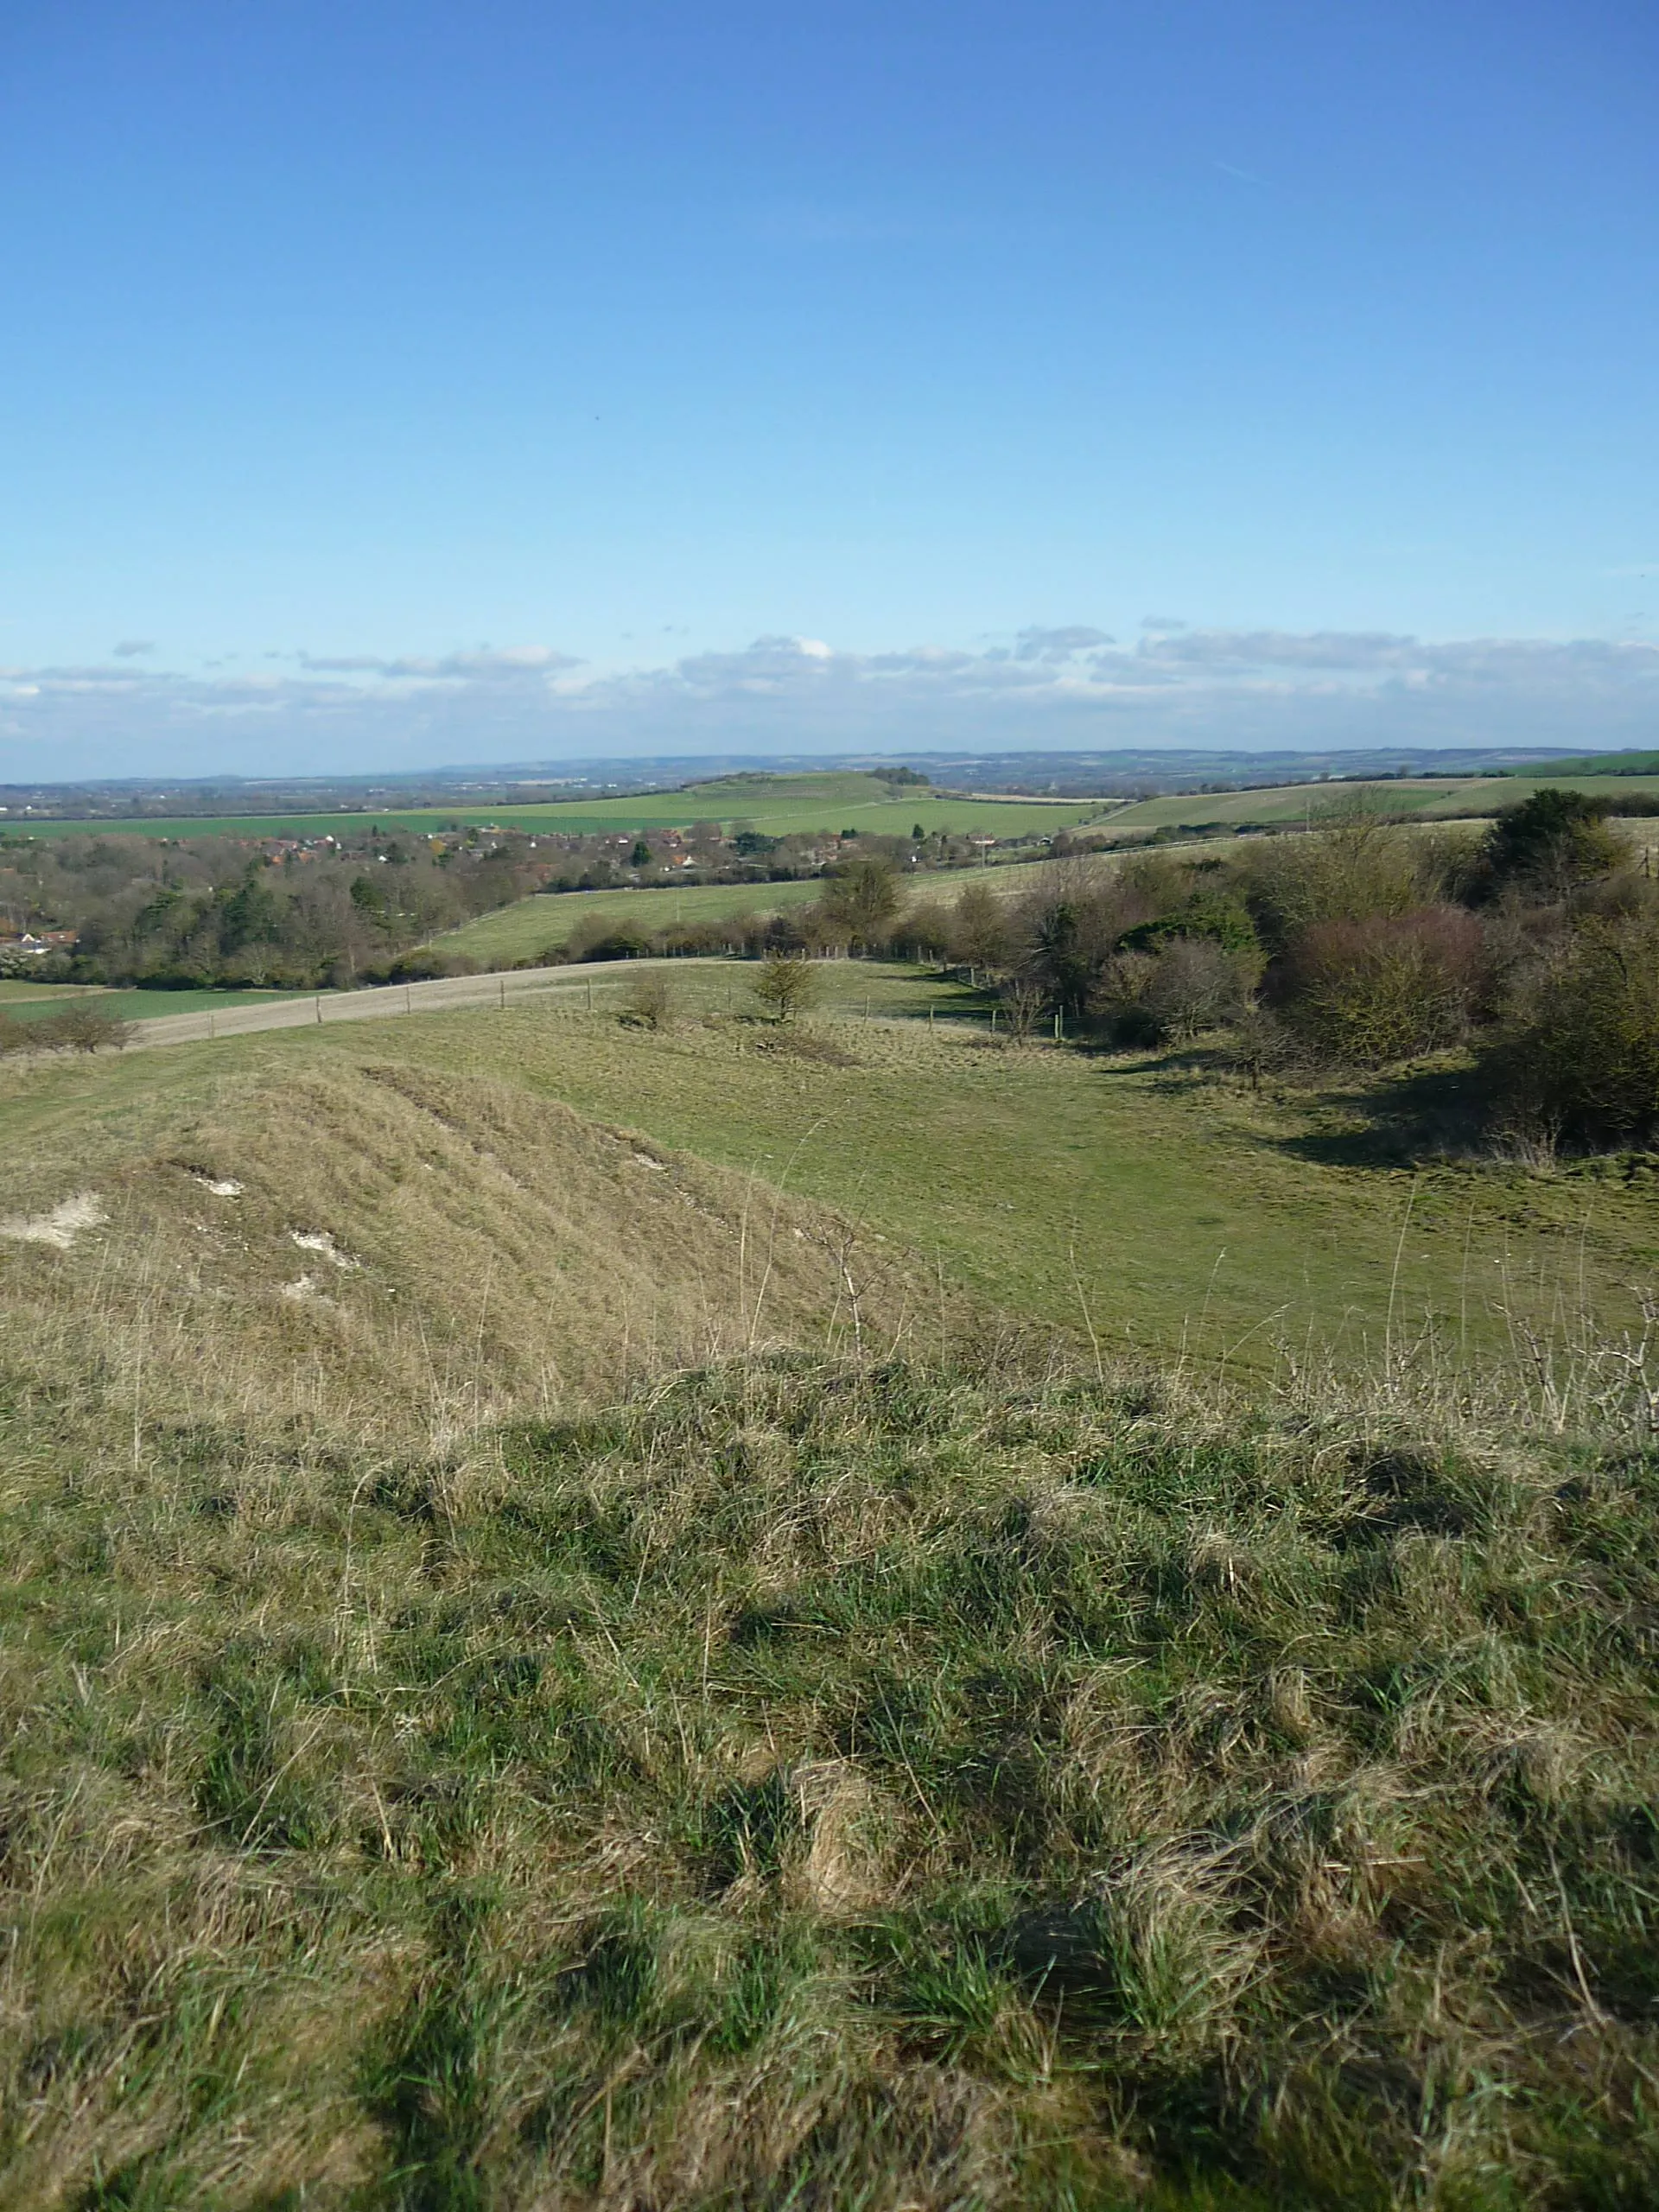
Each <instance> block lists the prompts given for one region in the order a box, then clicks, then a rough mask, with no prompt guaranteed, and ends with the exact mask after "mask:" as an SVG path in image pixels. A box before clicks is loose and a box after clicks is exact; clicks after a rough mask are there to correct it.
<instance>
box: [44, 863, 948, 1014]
mask: <svg viewBox="0 0 1659 2212" xmlns="http://www.w3.org/2000/svg"><path fill="white" fill-rule="evenodd" d="M852 851H855V852H856V853H857V854H858V855H860V856H861V859H862V860H863V861H865V862H866V864H874V865H875V866H876V867H878V868H881V869H885V870H886V871H887V873H888V874H893V873H895V872H897V871H899V870H900V869H903V870H905V871H907V872H917V871H926V870H929V869H935V868H953V867H959V866H961V865H962V864H963V862H964V861H967V860H969V859H971V858H973V857H975V851H974V848H973V847H972V845H971V844H970V843H969V841H968V840H966V839H964V838H962V837H955V838H953V837H951V836H950V835H949V834H948V833H946V832H942V831H936V832H931V833H927V832H924V830H923V829H922V827H921V825H920V824H919V823H918V824H917V825H916V828H915V830H914V831H913V833H912V836H910V837H908V838H904V837H883V836H860V834H859V833H858V832H857V831H856V830H855V829H844V830H842V831H839V832H826V833H823V834H822V835H820V836H789V837H778V838H774V837H769V836H764V835H763V834H761V833H760V831H758V830H756V829H753V827H752V826H751V827H746V826H745V825H743V824H741V823H739V824H735V825H734V827H733V828H732V829H731V830H730V832H729V833H728V832H727V831H725V830H723V829H721V826H720V824H718V823H696V824H694V825H693V826H692V828H691V829H689V830H687V831H685V832H681V831H677V830H654V831H650V832H645V833H641V834H639V835H637V836H636V835H633V834H631V833H630V834H621V833H614V832H612V833H607V834H605V835H592V836H565V835H560V834H557V833H549V832H544V831H543V832H537V834H535V835H533V836H532V835H531V834H529V833H527V832H519V831H516V830H509V829H500V830H492V829H454V830H452V831H448V832H444V833H442V834H439V835H435V836H420V835H416V834H414V833H412V832H404V831H392V830H390V829H380V828H378V827H376V826H375V825H372V824H369V825H364V826H361V827H358V826H353V828H352V829H349V830H347V829H344V828H342V829H341V831H340V833H338V834H337V835H334V836H323V837H312V838H305V839H298V838H294V839H287V838H277V839H270V840H267V841H264V842H260V843H251V842H249V841H245V840H239V839H229V838H178V839H162V838H149V837H138V836H101V835H96V836H86V837H64V838H41V837H33V836H27V835H22V836H5V835H0V976H3V975H7V974H16V975H22V976H31V977H34V978H36V979H38V980H41V981H46V982H86V983H116V984H129V985H138V986H141V987H143V986H149V987H153V988H168V987H173V988H185V987H200V986H203V985H218V986H221V987H232V988H275V989H281V988H289V989H298V990H311V989H318V988H328V989H338V988H347V987H349V986H350V985H352V984H353V983H365V982H385V981H388V980H401V979H402V977H403V976H404V975H406V974H421V973H429V972H430V973H441V972H444V971H445V970H446V969H448V968H449V967H453V966H456V965H459V966H463V967H464V966H466V965H467V964H468V963H466V962H465V961H464V960H462V961H459V962H456V961H454V960H450V959H447V958H446V956H445V955H444V953H443V952H442V950H438V951H435V952H433V953H430V954H423V955H420V956H418V957H414V958H410V953H411V950H412V949H413V948H416V947H421V946H425V945H427V944H429V941H430V940H432V939H434V938H442V936H443V934H444V933H445V932H446V931H450V930H453V929H456V928H458V927H460V926H461V924H463V923H465V922H467V921H469V920H471V919H473V918H474V917H475V916H477V915H479V914H483V913H488V912H491V911H493V909H494V908H496V907H499V906H508V905H511V904H512V902H513V901H515V900H517V899H522V898H524V897H525V896H527V895H528V894H529V893H532V892H561V891H572V892H575V891H595V890H613V889H619V888H627V887H646V888H649V887H657V886H666V885H668V884H670V883H673V884H676V885H680V886H697V885H702V884H719V883H731V884H753V883H766V882H769V881H770V882H791V881H797V880H802V879H804V878H811V877H816V876H818V875H820V874H823V873H824V871H825V868H826V867H828V868H836V867H837V866H845V865H847V863H845V862H843V861H842V860H841V858H840V856H841V855H843V854H846V853H849V852H852ZM27 931H54V932H60V933H63V934H65V935H66V936H67V938H69V939H70V940H71V941H70V942H69V943H67V944H64V945H62V946H61V947H55V948H54V950H52V951H51V952H50V953H49V954H48V955H47V956H46V957H41V955H40V954H39V953H37V952H35V951H32V950H25V949H24V948H23V947H22V944H21V939H22V935H23V934H24V933H25V932H27Z"/></svg>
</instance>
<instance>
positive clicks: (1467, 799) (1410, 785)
mask: <svg viewBox="0 0 1659 2212" xmlns="http://www.w3.org/2000/svg"><path fill="white" fill-rule="evenodd" d="M1547 786H1549V787H1553V788H1554V789H1557V790H1560V789H1569V790H1572V791H1588V792H1591V793H1592V795H1594V796H1597V797H1599V798H1609V799H1611V801H1612V802H1613V804H1614V808H1615V810H1617V808H1618V800H1619V798H1621V797H1629V795H1630V793H1631V792H1633V791H1643V792H1659V776H1591V775H1569V774H1562V775H1559V776H1471V777H1470V778H1468V779H1466V780H1464V781H1452V780H1449V779H1446V778H1444V777H1427V776H1424V777H1402V778H1400V779H1398V780H1397V781H1396V780H1395V779H1392V778H1390V779H1387V780H1385V781H1379V782H1378V783H1376V784H1374V785H1364V786H1361V785H1354V784H1281V785H1274V786H1272V787H1271V788H1263V789H1262V790H1260V791H1169V792H1165V793H1164V794H1162V795H1161V796H1160V797H1159V798H1148V799H1139V800H1137V801H1136V802H1135V804H1134V805H1132V806H1128V807H1123V808H1121V809H1120V810H1118V811H1117V812H1116V813H1115V814H1113V815H1112V816H1111V817H1110V825H1111V827H1112V829H1115V830H1116V829H1162V828H1164V827H1166V825H1169V824H1173V823H1182V822H1190V823H1195V824H1197V823H1211V822H1223V823H1237V822H1301V821H1304V820H1306V819H1308V818H1309V817H1317V815H1318V813H1319V810H1320V809H1321V808H1323V807H1328V806H1330V805H1332V804H1339V803H1340V802H1341V801H1342V800H1343V799H1344V798H1352V797H1353V795H1354V793H1355V792H1356V791H1357V790H1360V789H1362V788H1363V789H1366V790H1370V791H1375V792H1376V793H1377V795H1378V797H1379V798H1381V799H1382V801H1383V803H1384V804H1386V805H1387V806H1388V808H1389V810H1390V811H1393V812H1397V813H1402V814H1410V815H1413V816H1414V817H1418V818H1419V819H1421V820H1423V821H1446V820H1454V819H1456V818H1457V817H1459V816H1469V815H1484V814H1495V813H1497V810H1498V809H1499V808H1500V807H1503V806H1518V805H1519V804H1520V803H1521V801H1522V799H1525V798H1530V797H1531V795H1532V794H1533V792H1534V791H1542V790H1543V789H1545V788H1546V787H1547Z"/></svg>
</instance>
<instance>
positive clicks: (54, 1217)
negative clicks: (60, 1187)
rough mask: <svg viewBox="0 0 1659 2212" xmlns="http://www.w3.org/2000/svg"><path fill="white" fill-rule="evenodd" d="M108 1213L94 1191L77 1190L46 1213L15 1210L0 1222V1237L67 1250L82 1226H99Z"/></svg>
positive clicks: (90, 1227) (86, 1227)
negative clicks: (25, 1212) (16, 1211)
mask: <svg viewBox="0 0 1659 2212" xmlns="http://www.w3.org/2000/svg"><path fill="white" fill-rule="evenodd" d="M108 1219H109V1212H108V1210H107V1209H106V1207H105V1204H104V1201H103V1199H102V1198H99V1195H98V1192H96V1191H78V1192H76V1193H75V1195H74V1197H73V1198H65V1199H64V1200H63V1201H62V1202H61V1204H60V1205H55V1206H54V1207H53V1209H52V1211H51V1212H50V1213H39V1214H21V1213H15V1214H12V1215H10V1216H9V1217H7V1219H5V1220H4V1221H0V1236H7V1237H10V1238H11V1240H12V1241H13V1242H14V1243H19V1244H51V1245H54V1246H55V1247H56V1249H58V1250H59V1251H60V1252H67V1250H68V1249H69V1247H70V1246H71V1245H72V1244H73V1243H74V1241H75V1239H76V1237H77V1236H79V1234H80V1232H81V1230H83V1229H99V1228H102V1226H103V1224H105V1222H106V1221H107V1220H108Z"/></svg>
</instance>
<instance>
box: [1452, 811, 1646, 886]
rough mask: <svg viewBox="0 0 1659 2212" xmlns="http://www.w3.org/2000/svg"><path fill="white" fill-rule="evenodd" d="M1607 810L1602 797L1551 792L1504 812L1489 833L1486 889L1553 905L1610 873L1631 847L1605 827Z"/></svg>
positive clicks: (1611, 829) (1627, 857)
mask: <svg viewBox="0 0 1659 2212" xmlns="http://www.w3.org/2000/svg"><path fill="white" fill-rule="evenodd" d="M1610 812H1611V803H1610V802H1609V801H1608V800H1606V799H1605V798H1590V797H1588V796H1587V795H1586V793H1585V792H1583V791H1555V790H1553V789H1546V790H1543V791H1534V793H1533V794H1532V796H1531V798H1528V799H1523V800H1522V803H1521V804H1520V805H1519V806H1508V807H1505V808H1504V810H1503V812H1502V813H1501V814H1500V815H1499V816H1498V817H1497V821H1496V822H1494V823H1493V824H1492V826H1491V830H1490V831H1489V832H1488V834H1487V838H1486V849H1485V853H1484V861H1485V865H1486V873H1487V878H1488V881H1489V883H1490V885H1491V887H1492V888H1493V889H1495V890H1497V891H1504V890H1510V889H1513V890H1516V891H1518V892H1519V893H1520V894H1521V895H1522V897H1523V898H1529V899H1536V900H1538V901H1540V902H1541V903H1543V904H1546V905H1552V904H1557V903H1559V902H1560V900H1562V899H1567V898H1570V897H1571V896H1572V894H1573V893H1574V892H1575V891H1578V890H1580V889H1581V888H1582V887H1584V886H1585V885H1586V884H1589V883H1595V882H1599V880H1601V879H1602V878H1603V877H1604V876H1608V875H1611V874H1612V873H1613V872H1614V870H1615V869H1616V868H1619V867H1621V866H1622V865H1623V864H1624V862H1625V861H1627V860H1628V859H1629V858H1630V845H1629V843H1628V842H1627V841H1626V839H1624V837H1622V836H1620V835H1619V833H1618V830H1617V829H1613V827H1612V826H1611V823H1609V822H1608V820H1607V817H1608V815H1609V813H1610Z"/></svg>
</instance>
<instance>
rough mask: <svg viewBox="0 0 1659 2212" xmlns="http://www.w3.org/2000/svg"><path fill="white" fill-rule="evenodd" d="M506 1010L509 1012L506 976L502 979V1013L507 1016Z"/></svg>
mask: <svg viewBox="0 0 1659 2212" xmlns="http://www.w3.org/2000/svg"><path fill="white" fill-rule="evenodd" d="M506 1010H507V979H506V977H505V976H502V978H501V1011H502V1013H503V1014H505V1012H506Z"/></svg>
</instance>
